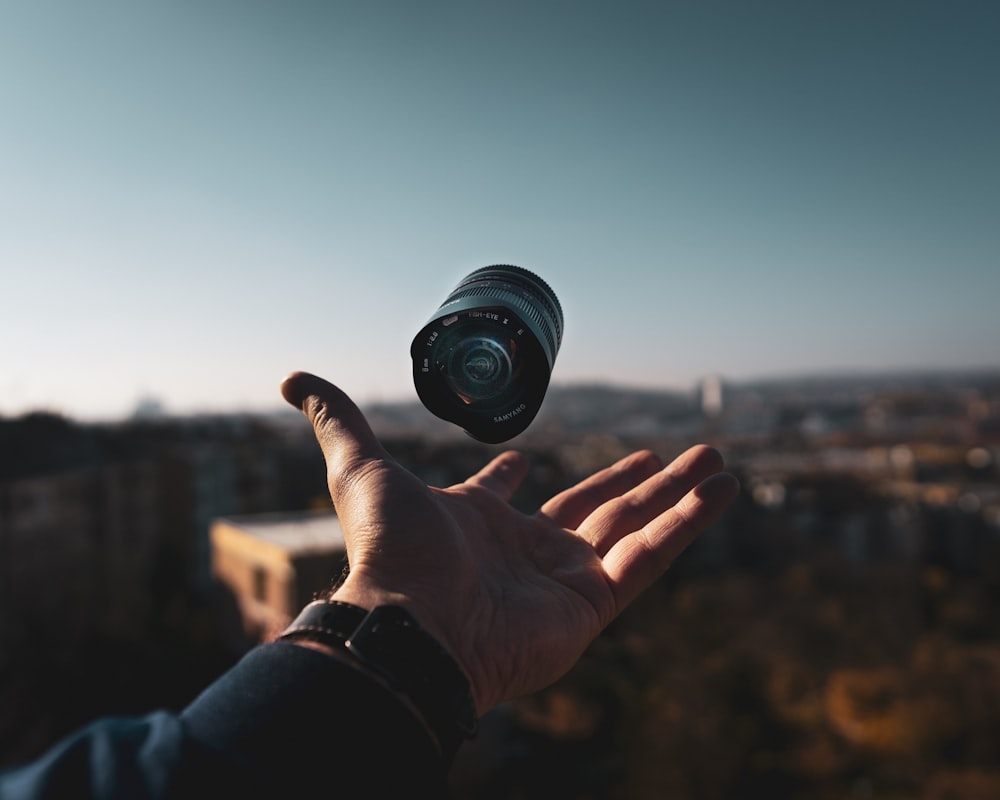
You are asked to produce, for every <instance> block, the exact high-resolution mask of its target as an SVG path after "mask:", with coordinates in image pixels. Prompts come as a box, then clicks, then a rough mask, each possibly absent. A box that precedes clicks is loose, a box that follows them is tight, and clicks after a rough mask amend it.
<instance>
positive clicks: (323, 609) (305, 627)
mask: <svg viewBox="0 0 1000 800" xmlns="http://www.w3.org/2000/svg"><path fill="white" fill-rule="evenodd" d="M367 614H368V611H367V610H365V609H363V608H361V607H360V606H355V605H351V604H350V603H341V602H339V601H337V600H316V601H314V602H312V603H310V604H309V605H307V606H306V607H305V608H303V609H302V611H301V612H299V615H298V616H297V617H296V618H295V619H294V620H292V624H291V625H289V626H288V627H287V628H285V630H284V632H283V633H282V634H281V636H280V637H279V638H281V639H286V640H287V639H292V640H294V639H311V640H312V641H316V642H321V643H323V644H325V645H328V646H330V647H333V648H336V649H337V650H344V649H346V643H347V637H348V636H350V635H351V634H352V633H353V632H354V631H355V630H356V629H357V627H358V626H359V625H360V624H361V623H362V622H363V621H364V618H365V617H366V616H367Z"/></svg>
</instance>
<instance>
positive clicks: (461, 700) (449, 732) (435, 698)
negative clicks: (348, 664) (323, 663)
mask: <svg viewBox="0 0 1000 800" xmlns="http://www.w3.org/2000/svg"><path fill="white" fill-rule="evenodd" d="M279 639H281V640H286V641H287V640H293V641H294V640H296V639H308V640H310V641H316V642H321V643H323V644H326V645H328V646H330V647H332V648H334V649H336V650H340V651H344V652H347V653H350V654H351V655H352V656H353V657H354V658H355V659H357V660H358V661H359V662H361V663H362V664H363V665H365V667H366V668H368V669H370V670H372V671H373V672H375V673H376V674H377V675H379V676H380V677H381V678H382V679H383V680H384V681H385V682H386V683H387V684H388V685H389V687H390V688H391V689H393V690H394V691H396V692H400V693H402V694H405V695H406V696H407V697H408V698H409V699H410V701H411V702H412V703H413V705H414V706H415V707H416V709H417V711H418V712H419V713H420V715H421V716H422V717H423V719H424V721H425V722H426V723H427V725H428V727H429V728H430V729H431V730H432V731H433V733H434V735H435V737H436V738H437V740H438V744H439V745H440V746H441V750H442V753H443V754H444V755H445V758H446V759H450V758H451V757H453V755H454V753H455V751H456V750H457V749H458V747H459V745H460V744H461V743H462V740H463V739H467V738H471V737H473V736H474V735H475V734H476V731H477V729H478V718H477V716H476V707H475V702H474V701H473V699H472V693H471V691H470V687H469V681H468V679H467V678H466V677H465V674H464V673H463V672H462V670H461V668H459V666H458V664H457V663H455V660H454V659H453V658H452V657H451V655H449V653H448V651H447V650H445V649H444V647H442V646H441V645H440V644H439V643H438V642H437V640H435V639H434V637H432V636H431V635H430V634H429V633H427V632H426V631H425V630H424V629H423V628H421V627H420V624H419V623H418V622H417V621H416V619H414V618H413V615H411V614H410V613H409V612H408V611H406V609H404V608H402V607H401V606H392V605H386V606H378V607H376V608H374V609H372V610H371V611H370V612H369V611H366V610H365V609H364V608H361V607H360V606H355V605H352V604H350V603H342V602H339V601H336V600H317V601H314V602H312V603H310V604H309V605H307V606H306V607H305V608H304V609H302V611H301V613H299V615H298V616H297V617H296V618H295V619H294V620H293V621H292V623H291V624H290V625H289V626H288V627H287V628H286V629H285V631H284V632H283V633H282V634H281V636H280V637H279Z"/></svg>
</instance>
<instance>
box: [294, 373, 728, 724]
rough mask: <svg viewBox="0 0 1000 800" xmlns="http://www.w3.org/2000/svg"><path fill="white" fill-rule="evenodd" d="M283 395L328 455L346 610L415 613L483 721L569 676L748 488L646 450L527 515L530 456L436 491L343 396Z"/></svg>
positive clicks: (313, 387) (322, 390)
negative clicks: (522, 488) (521, 503)
mask: <svg viewBox="0 0 1000 800" xmlns="http://www.w3.org/2000/svg"><path fill="white" fill-rule="evenodd" d="M282 393H283V395H284V396H285V398H286V399H287V400H288V401H289V402H290V403H292V404H293V405H295V406H297V407H299V408H301V409H302V410H303V412H304V413H305V415H306V416H307V418H308V419H309V420H310V421H311V422H312V424H313V428H314V430H315V432H316V437H317V440H318V441H319V443H320V446H321V448H322V450H323V454H324V456H325V458H326V462H327V471H328V483H329V488H330V495H331V497H332V499H333V502H334V506H335V507H336V509H337V514H338V516H339V517H340V521H341V526H342V528H343V531H344V538H345V541H346V544H347V555H348V560H349V563H350V575H349V577H348V578H347V580H346V581H345V583H344V584H343V586H341V587H340V588H339V589H338V590H337V593H336V598H337V599H338V600H343V601H346V602H352V603H355V604H357V605H361V606H364V607H367V608H372V607H374V606H375V605H381V604H384V603H395V604H398V605H404V606H406V607H407V608H408V609H409V610H410V611H411V613H413V614H414V616H415V617H416V618H417V619H418V620H420V622H421V624H423V625H424V627H426V628H427V629H428V630H429V631H430V632H431V633H432V634H433V635H434V636H435V637H436V638H437V639H438V640H439V641H440V642H441V643H442V644H443V645H444V646H445V647H446V648H447V649H448V650H449V651H450V652H451V654H452V655H453V656H454V658H455V659H456V661H457V662H458V663H459V665H460V666H461V667H462V668H463V669H464V671H465V673H466V675H467V677H468V678H469V681H470V684H471V686H472V691H473V697H474V698H475V701H476V706H477V709H478V711H479V712H480V713H483V712H485V711H486V710H488V709H489V708H491V707H492V706H494V705H496V704H497V703H498V702H500V701H502V700H505V699H508V698H511V697H515V696H518V695H521V694H525V693H527V692H530V691H534V690H537V689H540V688H542V687H544V686H546V685H548V684H550V683H551V682H553V681H554V680H556V679H557V678H559V677H560V676H561V675H563V674H564V673H565V672H566V671H567V670H568V669H569V668H570V667H571V666H572V665H573V664H574V663H575V662H576V661H577V659H578V658H579V657H580V655H581V654H582V653H583V651H584V650H585V649H586V647H587V646H588V645H589V644H590V642H591V641H592V640H593V639H594V638H595V637H596V636H597V635H598V634H599V633H600V631H601V630H602V629H603V628H604V627H605V626H606V625H607V624H608V623H609V622H610V621H611V620H612V619H614V617H615V616H616V615H617V614H619V613H620V612H621V611H622V609H624V608H625V607H626V606H627V605H628V603H629V602H631V600H633V599H634V598H635V597H636V595H638V594H639V593H640V592H641V591H642V590H643V589H645V588H646V587H648V586H649V585H650V584H651V583H652V582H653V581H654V580H656V579H657V578H658V577H659V576H660V575H662V574H663V572H665V571H666V569H667V568H668V567H669V566H670V564H671V562H672V561H673V560H674V559H675V558H676V557H677V556H678V555H679V554H680V553H681V552H682V551H683V550H684V548H685V547H686V546H687V545H688V544H689V543H690V542H692V541H693V540H694V539H695V538H696V537H697V536H698V535H699V534H700V533H701V532H702V531H703V530H704V529H705V528H706V527H707V526H708V525H709V524H710V523H711V522H712V521H713V520H714V519H715V518H716V517H717V516H718V515H719V514H720V513H721V512H722V511H723V510H724V509H725V508H726V506H727V505H728V504H729V503H730V502H731V500H732V499H733V498H734V497H735V495H736V492H737V490H738V487H737V483H736V480H735V479H734V478H733V477H732V476H730V475H728V474H726V473H724V472H722V471H721V470H722V458H721V456H720V455H719V454H718V453H717V452H716V451H715V450H713V449H712V448H709V447H705V446H701V445H699V446H697V447H694V448H691V449H690V450H688V451H687V452H686V453H684V454H682V455H681V456H679V457H678V458H677V459H675V460H674V461H673V462H671V463H670V464H669V465H668V466H667V467H666V468H664V467H663V465H662V463H661V462H660V461H659V459H658V458H657V457H656V456H655V455H654V454H653V453H651V452H649V451H640V452H637V453H633V454H632V455H630V456H628V457H626V458H624V459H622V460H621V461H619V462H618V463H616V464H614V465H613V466H611V467H608V468H607V469H604V470H602V471H600V472H597V473H595V474H594V475H592V476H590V477H589V478H587V479H585V480H584V481H582V482H580V483H579V484H577V485H576V486H574V487H572V488H571V489H568V490H566V491H564V492H562V493H560V494H558V495H556V496H555V497H553V498H552V499H550V500H549V501H547V502H546V503H545V504H544V505H543V506H542V507H541V509H539V510H538V512H536V513H535V514H532V515H527V514H524V513H521V512H519V511H517V510H516V509H515V508H513V506H511V505H510V503H509V500H510V498H511V496H512V495H513V493H514V491H515V490H516V489H517V487H518V486H519V485H520V483H521V482H522V481H523V480H524V478H525V476H526V475H527V471H528V463H527V460H526V459H525V458H524V457H523V456H522V455H520V454H519V453H516V452H507V453H503V454H502V455H499V456H498V457H497V458H495V459H494V460H493V461H491V462H490V463H489V464H487V465H486V466H485V467H484V468H483V469H482V470H481V471H479V472H478V473H476V474H475V475H473V476H472V477H470V478H469V479H468V480H466V481H464V482H463V483H460V484H456V485H454V486H451V487H448V488H446V489H436V488H432V487H428V486H427V485H426V484H424V483H423V481H421V480H420V479H418V478H417V477H416V476H414V475H413V474H412V473H410V472H409V471H407V470H406V469H404V468H403V467H402V466H400V465H399V464H398V463H396V462H395V461H394V460H393V459H392V458H391V457H390V456H389V455H388V453H387V452H386V451H385V450H384V448H383V447H382V445H381V444H380V443H379V442H378V440H377V438H376V437H375V436H374V434H373V433H372V431H371V429H370V428H369V426H368V423H367V421H366V420H365V418H364V416H363V415H362V413H361V411H360V410H359V409H358V408H357V406H356V405H355V404H354V403H353V402H352V401H351V400H350V399H349V398H348V397H347V396H346V395H345V394H344V393H343V392H341V391H340V390H339V389H337V388H336V387H335V386H333V385H332V384H330V383H327V382H326V381H323V380H322V379H320V378H317V377H315V376H312V375H308V374H306V373H295V374H293V375H291V376H289V377H288V378H287V379H286V380H285V382H284V383H283V384H282Z"/></svg>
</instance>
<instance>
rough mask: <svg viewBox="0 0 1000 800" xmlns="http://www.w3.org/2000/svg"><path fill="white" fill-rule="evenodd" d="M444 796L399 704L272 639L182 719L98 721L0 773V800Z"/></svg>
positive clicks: (425, 747) (428, 745)
mask: <svg viewBox="0 0 1000 800" xmlns="http://www.w3.org/2000/svg"><path fill="white" fill-rule="evenodd" d="M444 787H445V766H444V761H443V759H442V758H441V756H440V755H439V753H438V751H437V748H436V746H435V743H434V741H433V740H432V738H431V737H430V736H429V734H428V733H427V730H426V728H425V727H424V725H423V723H422V722H421V721H420V719H419V718H418V717H417V716H416V715H415V714H414V713H413V712H412V710H411V709H410V708H408V707H407V706H406V705H404V703H403V702H401V700H400V699H399V698H398V697H396V696H395V695H394V694H393V693H392V692H390V691H389V690H388V689H386V687H385V686H384V685H383V684H382V683H380V682H379V681H378V680H377V679H375V678H373V677H372V676H369V675H366V674H365V673H363V672H362V671H359V670H358V669H357V668H355V667H353V666H351V665H350V664H347V663H345V662H344V661H342V660H340V659H338V658H336V657H332V656H331V655H328V654H325V653H320V652H316V651H315V650H313V649H310V648H308V647H303V646H300V645H296V644H290V643H280V642H279V643H275V644H270V645H264V646H262V647H259V648H256V649H255V650H253V651H251V652H250V653H249V654H248V655H247V656H246V657H244V658H243V659H242V660H241V661H240V662H239V663H238V664H237V665H235V666H234V667H233V668H232V669H231V670H229V671H228V672H227V673H226V674H224V675H223V676H222V677H220V678H219V679H218V680H217V681H215V682H214V683H213V684H212V685H211V686H209V687H208V688H207V689H206V690H205V691H204V692H203V693H202V694H201V695H200V696H199V697H198V698H197V699H196V700H195V701H194V702H193V703H191V705H189V706H188V707H187V708H186V709H184V710H183V711H182V712H181V713H180V714H179V715H172V714H167V713H164V712H158V713H156V714H151V715H149V716H147V717H143V718H134V719H131V718H130V719H107V720H101V721H99V722H97V723H95V724H94V725H91V726H89V727H87V728H85V729H82V730H81V731H79V732H77V733H76V734H74V735H73V736H71V737H69V738H67V739H66V740H64V741H63V742H61V743H60V744H59V745H57V746H56V747H54V748H53V749H52V750H50V751H49V752H48V753H46V755H45V756H43V757H42V758H41V759H39V760H38V761H36V762H34V763H32V764H29V765H27V766H25V767H22V768H20V769H16V770H12V771H9V772H6V773H2V774H0V796H2V797H3V798H4V800H42V799H43V798H45V799H48V798H63V797H73V798H94V799H95V800H97V799H100V800H104V799H105V798H125V797H127V798H130V800H131V798H172V797H178V798H185V800H187V799H188V798H201V797H205V798H209V797H212V798H216V797H229V796H232V797H238V796H250V797H256V796H268V797H285V796H288V797H293V796H303V797H304V796H310V797H312V796H317V790H319V794H318V796H326V797H331V798H336V797H361V796H372V797H390V796H411V795H415V794H419V796H424V795H429V796H432V797H433V796H441V795H443V794H444ZM307 791H308V794H307V793H306V792H307Z"/></svg>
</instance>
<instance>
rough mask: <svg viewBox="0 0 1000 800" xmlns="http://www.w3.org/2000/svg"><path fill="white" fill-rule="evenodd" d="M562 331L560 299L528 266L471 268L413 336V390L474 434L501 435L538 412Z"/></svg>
mask: <svg viewBox="0 0 1000 800" xmlns="http://www.w3.org/2000/svg"><path fill="white" fill-rule="evenodd" d="M562 332H563V314H562V307H561V306H560V305H559V300H558V299H557V298H556V296H555V294H554V293H553V291H552V289H550V288H549V285H548V284H547V283H546V282H545V281H543V280H542V279H541V278H539V277H538V276H537V275H535V274H534V273H533V272H530V271H529V270H526V269H524V268H522V267H515V266H513V265H510V264H500V265H494V266H490V267H483V268H481V269H477V270H476V271H474V272H472V273H470V274H469V275H467V276H466V277H465V278H463V279H462V281H461V282H460V283H459V284H458V286H456V287H455V288H454V289H453V290H452V291H451V293H450V294H449V295H448V297H447V298H445V301H444V302H443V303H442V304H441V306H440V307H439V308H438V310H437V312H436V313H435V314H434V316H433V317H432V318H431V320H430V322H428V323H427V324H426V325H425V326H424V327H423V328H422V329H421V331H420V332H419V333H418V334H417V335H416V337H415V338H414V340H413V344H412V345H411V347H410V354H411V356H412V357H413V383H414V386H415V387H416V389H417V394H418V395H419V396H420V399H421V401H422V402H423V404H424V405H425V406H426V407H427V408H428V409H429V410H430V411H431V412H432V413H434V414H435V415H437V416H439V417H441V418H442V419H446V420H448V421H449V422H454V423H455V424H457V425H460V426H461V427H463V428H465V430H466V431H468V433H469V434H470V435H472V436H473V437H474V438H476V439H479V440H480V441H483V442H490V443H497V442H503V441H506V440H507V439H510V438H512V437H514V436H516V435H517V434H519V433H521V432H522V431H524V429H525V428H527V427H528V425H529V424H530V423H531V420H532V419H534V417H535V415H536V414H537V413H538V409H539V408H540V407H541V404H542V400H543V399H544V397H545V391H546V390H547V389H548V385H549V377H550V376H551V373H552V367H553V365H554V364H555V359H556V354H557V353H558V352H559V345H560V344H561V343H562Z"/></svg>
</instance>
